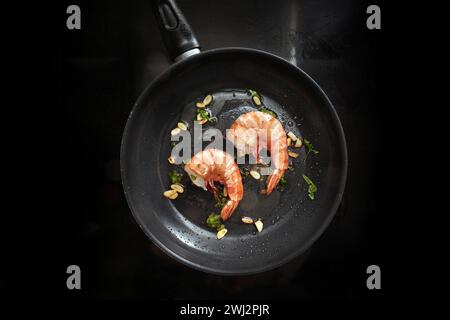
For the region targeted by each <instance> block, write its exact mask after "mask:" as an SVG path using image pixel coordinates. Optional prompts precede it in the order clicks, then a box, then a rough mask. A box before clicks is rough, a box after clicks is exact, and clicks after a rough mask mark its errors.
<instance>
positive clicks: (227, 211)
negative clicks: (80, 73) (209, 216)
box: [220, 200, 239, 221]
mask: <svg viewBox="0 0 450 320" xmlns="http://www.w3.org/2000/svg"><path fill="white" fill-rule="evenodd" d="M238 204H239V201H233V200H228V202H227V204H226V205H225V206H224V207H223V208H222V211H221V212H220V217H221V218H222V220H223V221H225V220H228V219H229V218H230V217H231V215H232V214H233V212H234V210H235V209H236V207H237V206H238Z"/></svg>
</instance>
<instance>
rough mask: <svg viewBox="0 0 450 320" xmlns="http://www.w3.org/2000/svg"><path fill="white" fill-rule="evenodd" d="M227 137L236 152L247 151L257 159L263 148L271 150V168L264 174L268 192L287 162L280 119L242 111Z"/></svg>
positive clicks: (244, 152)
mask: <svg viewBox="0 0 450 320" xmlns="http://www.w3.org/2000/svg"><path fill="white" fill-rule="evenodd" d="M227 139H228V140H230V141H231V142H233V143H234V146H235V147H236V149H237V151H238V155H240V156H242V155H245V154H250V155H252V156H253V157H254V158H255V159H256V161H257V163H260V162H261V161H260V153H261V150H262V149H264V148H266V149H267V151H268V152H270V156H271V159H272V168H273V169H274V170H273V172H272V173H271V175H270V176H269V177H268V178H267V190H266V194H270V193H271V192H272V191H273V189H275V187H276V186H277V185H278V182H279V181H280V179H281V177H282V176H283V174H284V172H285V171H286V169H287V167H288V164H289V155H288V146H287V138H286V132H285V131H284V128H283V126H282V125H281V123H280V121H278V120H277V119H276V118H274V117H273V116H271V115H269V114H267V113H264V112H261V111H252V112H248V113H245V114H243V115H241V116H240V117H239V118H238V119H236V121H234V122H233V124H232V125H231V127H230V130H227Z"/></svg>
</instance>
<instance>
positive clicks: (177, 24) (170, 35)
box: [153, 0, 200, 60]
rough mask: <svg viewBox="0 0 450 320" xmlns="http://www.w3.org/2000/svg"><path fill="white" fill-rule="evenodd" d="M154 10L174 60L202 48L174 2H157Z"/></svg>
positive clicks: (162, 0)
mask: <svg viewBox="0 0 450 320" xmlns="http://www.w3.org/2000/svg"><path fill="white" fill-rule="evenodd" d="M153 9H154V13H155V16H156V18H157V21H158V25H159V28H160V30H161V34H162V37H163V41H164V44H165V46H166V48H167V51H168V52H169V55H170V57H171V58H172V60H175V58H177V57H178V56H180V55H182V54H183V53H185V52H187V51H189V50H192V49H195V48H200V45H199V44H198V41H197V39H196V38H195V35H194V33H193V31H192V29H191V27H190V26H189V24H188V22H187V21H186V18H185V17H184V15H183V13H182V12H181V11H180V9H179V8H178V6H177V4H176V3H175V1H174V0H155V1H154V5H153Z"/></svg>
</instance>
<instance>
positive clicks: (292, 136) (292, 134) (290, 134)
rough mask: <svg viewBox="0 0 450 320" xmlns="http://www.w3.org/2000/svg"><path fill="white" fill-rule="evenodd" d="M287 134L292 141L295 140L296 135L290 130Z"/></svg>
mask: <svg viewBox="0 0 450 320" xmlns="http://www.w3.org/2000/svg"><path fill="white" fill-rule="evenodd" d="M287 135H288V137H289V138H291V140H292V141H297V136H296V135H295V134H294V133H293V132H292V131H289V132H288V133H287Z"/></svg>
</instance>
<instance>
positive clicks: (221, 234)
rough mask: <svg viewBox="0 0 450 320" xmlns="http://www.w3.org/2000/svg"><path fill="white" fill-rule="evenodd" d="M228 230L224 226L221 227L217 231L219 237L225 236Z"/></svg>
mask: <svg viewBox="0 0 450 320" xmlns="http://www.w3.org/2000/svg"><path fill="white" fill-rule="evenodd" d="M227 232H228V230H227V229H225V228H223V229H220V230H219V231H217V239H219V240H220V239H222V238H223V237H225V235H226V234H227Z"/></svg>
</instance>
